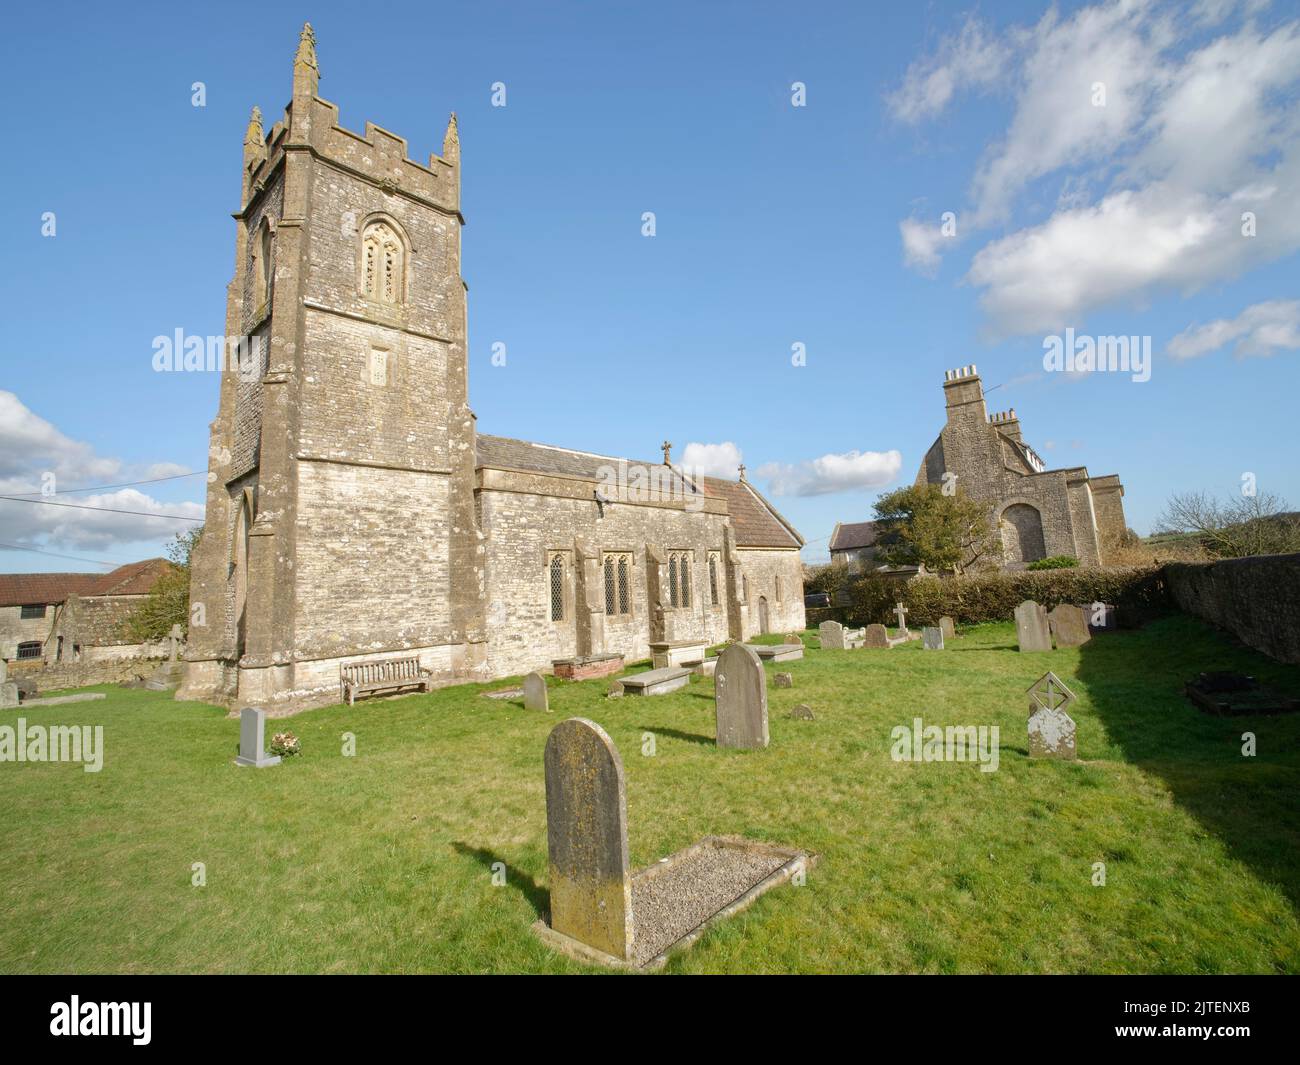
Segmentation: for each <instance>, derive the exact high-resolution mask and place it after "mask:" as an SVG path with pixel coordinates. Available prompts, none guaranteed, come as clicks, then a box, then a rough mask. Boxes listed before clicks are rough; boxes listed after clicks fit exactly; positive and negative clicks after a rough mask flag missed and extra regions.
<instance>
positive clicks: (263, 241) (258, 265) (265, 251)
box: [252, 219, 274, 309]
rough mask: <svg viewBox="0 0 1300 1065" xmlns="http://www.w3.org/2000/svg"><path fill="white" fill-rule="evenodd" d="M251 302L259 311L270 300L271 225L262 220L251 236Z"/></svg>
mask: <svg viewBox="0 0 1300 1065" xmlns="http://www.w3.org/2000/svg"><path fill="white" fill-rule="evenodd" d="M252 256H253V269H252V275H253V302H254V304H256V306H257V307H258V308H259V309H260V308H262V307H264V306H266V303H267V301H268V300H269V299H270V298H271V281H272V278H273V276H274V275H273V274H272V272H271V223H270V222H268V221H267V220H266V219H262V224H261V225H260V226H258V227H257V232H256V234H254V236H253V249H252Z"/></svg>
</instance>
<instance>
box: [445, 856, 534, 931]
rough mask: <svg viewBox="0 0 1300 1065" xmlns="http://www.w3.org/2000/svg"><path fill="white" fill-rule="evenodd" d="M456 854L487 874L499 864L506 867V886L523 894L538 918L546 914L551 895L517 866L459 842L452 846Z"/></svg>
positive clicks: (502, 858) (500, 857)
mask: <svg viewBox="0 0 1300 1065" xmlns="http://www.w3.org/2000/svg"><path fill="white" fill-rule="evenodd" d="M452 846H453V847H455V848H456V851H457V853H458V854H463V855H464V856H465V857H466V858H473V859H474V860H475V861H476V862H479V863H480V864H482V865H484V866H486V868H487V869H488V871H489V872H493V871H494V870H493V869H492V867H493V866H494V865H496V864H497V862H500V863H501V864H502V865H504V866H505V867H506V884H507V886H510V887H514V888H516V889H518V890H519V891H520V892H522V893H523V896H524V898H526V899H527V900H528V905H529V906H531V907H532V908H533V911H534V912H535V913H536V914H537V916H538V917H542V916H543V915H545V914H546V913H547V911H548V910H549V909H550V906H551V893H550V892H549V891H547V890H546V889H545V888H544V887H542V885H541V884H539V883H538V882H537V881H536V880H534V879H533V878H532V877H531V876H528V875H527V874H525V873H524V872H523V871H522V870H521V869H520V868H519V867H518V866H517V865H511V864H510V862H508V861H506V859H505V858H504V857H503V856H502V855H500V854H496V853H494V852H492V851H490V850H488V849H487V848H486V847H471V846H470V845H469V844H468V843H461V842H459V841H457V842H455V843H453V844H452Z"/></svg>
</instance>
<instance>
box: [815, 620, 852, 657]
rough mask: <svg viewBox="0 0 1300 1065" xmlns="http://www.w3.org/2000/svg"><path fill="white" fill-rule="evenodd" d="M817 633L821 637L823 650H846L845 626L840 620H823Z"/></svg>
mask: <svg viewBox="0 0 1300 1065" xmlns="http://www.w3.org/2000/svg"><path fill="white" fill-rule="evenodd" d="M817 635H818V636H819V637H821V641H822V650H823V651H844V650H847V649H848V648H847V645H846V644H845V642H844V626H843V625H841V624H840V623H839V622H838V621H823V622H822V623H821V624H820V625H818V626H817Z"/></svg>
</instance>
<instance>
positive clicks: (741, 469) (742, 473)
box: [736, 462, 745, 481]
mask: <svg viewBox="0 0 1300 1065" xmlns="http://www.w3.org/2000/svg"><path fill="white" fill-rule="evenodd" d="M736 472H737V473H739V474H740V479H741V480H742V481H743V480H744V479H745V464H744V463H743V462H742V463H741V464H740V465H739V466H738V467H737V468H736Z"/></svg>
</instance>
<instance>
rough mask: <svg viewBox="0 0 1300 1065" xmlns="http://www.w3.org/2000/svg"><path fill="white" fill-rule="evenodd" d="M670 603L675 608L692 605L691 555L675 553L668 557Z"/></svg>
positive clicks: (686, 552)
mask: <svg viewBox="0 0 1300 1065" xmlns="http://www.w3.org/2000/svg"><path fill="white" fill-rule="evenodd" d="M668 601H669V602H670V603H671V604H672V605H673V606H679V607H689V606H690V605H691V553H690V552H689V551H674V552H672V553H671V554H669V556H668Z"/></svg>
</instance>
